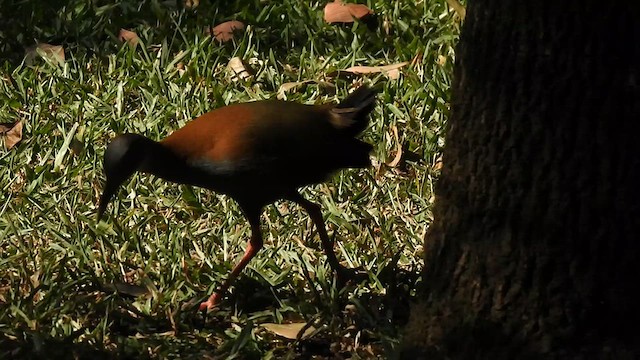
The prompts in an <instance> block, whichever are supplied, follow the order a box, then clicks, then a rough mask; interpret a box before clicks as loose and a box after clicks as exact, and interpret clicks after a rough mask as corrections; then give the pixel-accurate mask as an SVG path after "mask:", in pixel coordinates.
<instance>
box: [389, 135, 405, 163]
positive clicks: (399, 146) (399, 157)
mask: <svg viewBox="0 0 640 360" xmlns="http://www.w3.org/2000/svg"><path fill="white" fill-rule="evenodd" d="M391 132H392V133H393V138H394V140H395V142H396V156H395V157H394V158H393V160H391V161H390V162H389V163H387V165H389V166H390V167H398V165H400V163H401V162H402V143H401V142H400V136H399V135H398V127H397V126H395V125H392V126H391Z"/></svg>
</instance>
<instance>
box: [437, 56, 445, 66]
mask: <svg viewBox="0 0 640 360" xmlns="http://www.w3.org/2000/svg"><path fill="white" fill-rule="evenodd" d="M437 62H438V65H440V66H444V65H445V64H446V63H447V57H446V56H444V55H438V61H437Z"/></svg>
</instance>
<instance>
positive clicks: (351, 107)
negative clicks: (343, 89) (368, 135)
mask: <svg viewBox="0 0 640 360" xmlns="http://www.w3.org/2000/svg"><path fill="white" fill-rule="evenodd" d="M377 93H378V92H377V91H376V90H374V89H372V88H370V87H368V86H366V85H363V86H360V87H359V88H357V89H356V90H355V91H354V92H352V93H351V94H349V96H347V98H346V99H344V100H342V102H341V103H340V104H338V105H336V107H334V108H333V109H331V123H332V124H333V125H334V126H335V127H336V128H339V129H341V130H342V131H344V132H345V133H346V134H347V135H349V136H356V135H358V134H359V133H361V132H362V130H364V129H365V128H366V127H367V125H368V124H369V113H370V112H371V110H373V107H374V106H375V102H376V95H377Z"/></svg>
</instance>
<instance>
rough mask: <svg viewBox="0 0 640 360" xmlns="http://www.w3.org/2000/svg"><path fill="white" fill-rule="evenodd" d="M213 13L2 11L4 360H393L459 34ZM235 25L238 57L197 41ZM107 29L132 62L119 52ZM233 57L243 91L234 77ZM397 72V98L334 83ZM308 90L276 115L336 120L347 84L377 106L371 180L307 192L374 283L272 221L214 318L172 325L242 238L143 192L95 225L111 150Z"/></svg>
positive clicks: (303, 234) (408, 23)
mask: <svg viewBox="0 0 640 360" xmlns="http://www.w3.org/2000/svg"><path fill="white" fill-rule="evenodd" d="M212 3H213V4H208V3H207V4H204V2H203V4H200V6H199V7H198V8H196V9H195V10H193V9H184V8H181V6H178V5H176V2H158V1H141V2H135V1H123V2H120V3H118V4H115V5H109V4H102V3H101V2H97V1H86V0H85V1H82V0H72V1H69V2H63V3H57V2H50V3H48V4H47V5H42V4H41V3H40V2H35V1H33V2H29V1H26V2H16V3H14V4H11V5H7V6H3V7H2V9H1V10H0V15H1V16H0V17H2V18H3V21H4V19H6V23H5V26H3V27H1V28H0V43H1V44H2V45H1V46H0V52H1V53H2V55H3V56H2V58H4V59H5V60H4V62H3V64H2V68H1V70H0V72H1V74H0V75H1V78H2V80H0V123H12V122H15V121H17V120H22V121H23V122H24V125H25V128H24V137H23V140H22V142H21V143H20V144H19V145H17V146H16V147H15V148H13V149H11V150H4V149H3V150H1V152H0V169H2V171H0V189H1V190H0V239H1V240H0V357H2V358H11V357H26V358H29V357H41V356H43V355H46V356H47V357H48V358H62V357H64V358H66V357H72V356H77V357H81V358H84V357H88V356H97V357H99V358H100V357H101V358H113V357H120V358H141V357H143V358H145V357H151V358H167V357H180V358H190V357H199V358H202V357H205V358H227V357H229V358H274V357H281V356H284V357H287V358H291V357H310V356H317V357H321V358H323V357H326V358H336V357H340V356H342V357H351V358H371V357H380V356H390V355H389V354H393V353H394V351H395V349H396V348H397V347H398V344H399V342H400V340H401V336H402V333H401V330H402V325H403V324H404V322H405V321H406V319H407V317H408V316H409V313H408V311H409V309H408V306H409V304H410V301H411V299H412V298H413V297H414V296H415V289H416V286H417V284H418V283H419V281H420V277H419V269H420V268H421V265H422V264H421V262H422V258H421V246H422V241H423V234H424V232H425V229H426V227H427V226H428V224H429V223H430V221H431V212H430V204H431V202H432V198H433V193H432V191H433V184H434V179H435V177H437V174H438V161H439V160H438V159H439V156H440V150H441V147H442V145H443V127H444V122H445V120H446V113H447V110H448V103H447V99H448V93H449V84H450V78H451V72H452V63H453V56H454V55H453V45H454V43H455V41H456V39H457V33H458V26H459V21H458V20H457V18H456V16H455V15H454V13H452V12H450V11H449V10H448V8H447V6H446V4H445V2H442V1H435V0H427V1H418V2H415V1H394V2H388V1H382V0H374V1H369V2H368V5H369V6H370V7H371V8H372V9H373V10H374V12H375V13H376V17H377V24H376V23H374V24H373V25H367V24H364V23H359V22H357V23H355V24H353V25H340V24H338V25H335V24H333V25H332V24H326V23H324V21H323V19H322V9H323V6H324V2H303V1H292V0H289V1H278V2H276V1H273V2H272V1H258V0H246V1H241V2H224V1H223V2H212ZM178 4H179V2H178ZM256 9H257V10H256ZM7 14H10V15H11V16H7ZM231 19H237V20H241V21H243V22H244V23H245V24H247V28H246V30H245V31H244V32H242V33H241V34H240V35H239V36H237V37H236V39H235V40H234V41H233V42H231V43H227V44H219V43H218V42H217V41H215V40H213V39H212V38H211V37H209V36H206V35H205V34H204V32H203V28H204V27H205V26H208V25H215V24H218V23H220V22H222V21H226V20H231ZM121 27H122V28H127V29H130V30H133V31H135V32H137V34H138V35H139V36H140V38H141V44H140V45H139V46H137V47H132V46H128V45H127V44H122V43H121V42H120V41H118V39H117V33H118V31H119V29H120V28H121ZM387 31H388V33H387ZM35 41H39V42H47V43H52V44H60V45H63V46H64V48H65V55H66V60H65V61H64V62H62V63H58V62H56V61H55V60H51V59H47V58H41V57H39V58H37V59H36V60H35V61H34V62H33V63H31V64H29V65H27V64H26V63H25V62H23V61H22V57H23V54H24V50H23V49H24V47H28V46H32V45H33V44H34V43H35ZM236 56H237V57H240V58H241V59H243V60H244V61H245V63H247V64H251V67H252V68H253V76H252V77H251V78H249V79H245V80H239V79H237V77H235V76H233V75H232V74H231V73H230V71H229V70H228V68H227V63H228V62H229V60H230V59H231V58H232V57H236ZM443 60H446V61H443ZM402 61H410V62H412V63H411V65H409V66H407V67H405V68H403V70H402V75H401V76H400V78H399V79H397V80H388V79H387V78H386V77H385V76H384V75H380V74H372V75H369V76H366V77H347V78H343V77H338V78H336V77H330V76H329V75H330V74H331V73H333V72H335V70H339V69H345V68H347V67H349V66H353V65H384V64H392V63H398V62H402ZM307 79H312V80H322V81H326V82H330V83H331V84H333V85H334V87H333V88H326V87H324V86H320V85H316V84H309V85H307V86H305V87H301V88H298V89H296V90H294V91H291V92H288V93H286V97H287V99H288V100H293V101H299V102H303V103H327V102H337V101H338V100H339V99H340V98H343V97H344V96H345V95H346V94H347V93H348V91H349V90H350V89H352V88H354V87H355V86H356V84H357V83H370V84H377V85H378V86H379V87H380V89H381V93H380V95H379V102H378V105H377V107H376V109H375V111H374V113H373V116H372V121H371V125H370V127H369V128H368V129H367V130H366V131H365V132H364V134H363V138H364V139H365V140H366V141H368V142H371V143H372V144H374V148H375V149H374V153H373V154H372V155H373V157H374V166H373V167H372V168H370V169H364V170H360V171H353V170H350V171H343V172H340V173H338V174H336V175H335V176H333V177H332V178H331V180H330V181H327V182H326V183H325V184H320V185H317V186H313V187H309V188H307V189H305V190H304V191H303V194H304V195H305V196H306V197H307V198H309V199H312V200H313V201H315V202H318V203H320V204H321V205H322V208H323V213H324V215H325V219H326V221H327V224H328V226H329V231H330V233H332V234H333V236H335V237H336V239H337V240H339V241H338V245H337V246H336V251H337V252H338V256H339V258H340V259H342V260H344V262H345V264H347V265H349V266H363V267H364V268H366V269H367V272H368V273H369V280H368V281H365V282H362V283H360V284H349V285H347V286H346V287H342V288H341V287H338V286H337V285H336V283H335V279H334V277H333V274H332V273H331V271H330V269H329V268H328V265H326V264H325V261H324V255H323V254H322V251H321V248H320V246H319V239H318V237H317V234H316V233H315V231H314V230H313V227H312V224H311V222H310V220H309V218H308V217H307V216H306V214H305V213H304V212H302V210H301V209H300V208H298V207H296V206H293V205H292V204H291V203H287V202H279V203H276V204H275V205H273V206H269V207H267V208H266V209H265V211H264V214H263V217H262V220H263V232H264V236H265V248H264V249H263V250H262V251H261V252H260V253H259V255H258V256H257V257H256V259H254V261H252V263H251V264H250V265H249V267H248V269H247V270H246V271H245V272H244V273H243V275H242V276H241V277H240V279H239V280H238V281H237V283H236V284H235V286H234V287H232V289H231V293H230V294H229V296H228V297H227V298H226V300H225V301H224V303H223V305H222V308H221V310H220V311H218V312H216V313H214V314H210V315H209V316H208V317H207V318H203V317H202V316H201V315H200V314H196V313H194V312H193V311H188V310H184V309H183V308H182V305H183V304H185V303H187V302H189V301H192V300H194V299H200V298H202V297H203V296H204V295H206V294H208V293H210V292H211V291H212V290H214V288H215V287H216V285H217V284H219V283H220V282H221V281H223V280H224V278H225V276H226V274H227V273H228V272H229V271H230V269H231V268H232V266H233V265H234V264H235V262H236V261H237V259H238V258H239V256H240V255H241V254H242V253H243V251H244V246H245V244H246V240H247V238H248V234H249V227H248V224H247V223H246V221H245V219H244V217H243V216H242V214H241V213H240V211H239V209H238V207H237V206H236V204H235V203H234V202H233V201H232V200H230V199H228V198H226V197H223V196H218V195H216V194H214V193H211V192H209V191H204V190H200V189H197V188H190V187H187V186H178V185H174V184H170V183H167V182H164V181H162V180H159V179H156V178H154V177H151V176H145V175H137V176H135V177H134V178H133V179H132V180H131V181H129V182H128V183H127V184H126V186H125V187H124V188H123V189H122V190H121V192H120V193H119V195H118V199H117V200H116V201H114V202H113V203H112V205H110V207H109V209H108V218H107V220H106V221H104V222H100V223H96V221H95V213H96V203H97V199H98V196H99V193H100V191H101V190H102V186H103V181H104V177H103V174H102V155H103V153H104V149H105V147H106V145H107V143H108V142H109V139H111V138H112V137H113V136H114V135H115V134H118V133H121V132H136V133H142V134H144V135H146V136H148V137H150V138H153V139H160V138H162V137H164V136H166V135H168V134H169V133H171V132H172V131H173V130H175V129H177V128H179V127H180V126H182V125H184V124H185V123H186V122H188V121H189V120H191V119H193V118H195V117H196V116H198V115H200V114H203V113H205V112H207V111H208V110H211V109H214V108H217V107H221V106H223V105H226V104H229V103H235V102H244V101H252V100H259V99H267V98H274V97H276V95H277V94H278V89H279V88H280V86H281V85H282V84H283V83H286V82H295V81H301V80H307ZM394 127H395V128H396V129H397V130H398V134H399V141H400V145H401V146H402V147H403V148H404V154H405V155H407V156H405V157H406V158H407V159H408V162H407V163H406V164H404V166H400V167H389V166H387V165H386V164H385V163H388V162H389V161H390V160H391V159H393V158H394V156H395V154H396V151H397V148H398V145H399V144H398V139H396V138H395V136H394V135H393V131H392V129H393V128H394ZM125 284H129V285H131V286H130V287H128V288H124V286H125ZM135 295H138V296H135ZM301 321H304V322H309V323H313V325H314V327H315V328H316V329H317V330H316V334H315V335H314V336H312V337H310V338H308V339H305V340H298V341H294V340H287V339H284V338H282V337H280V336H277V335H275V334H273V333H272V332H270V331H267V330H265V329H264V327H262V326H261V325H260V324H263V323H289V322H301Z"/></svg>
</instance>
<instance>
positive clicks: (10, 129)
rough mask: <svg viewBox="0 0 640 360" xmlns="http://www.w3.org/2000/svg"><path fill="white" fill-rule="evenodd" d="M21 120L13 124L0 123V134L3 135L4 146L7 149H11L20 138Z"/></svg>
mask: <svg viewBox="0 0 640 360" xmlns="http://www.w3.org/2000/svg"><path fill="white" fill-rule="evenodd" d="M22 126H23V124H22V121H17V122H15V123H14V124H0V134H1V135H3V136H4V138H5V139H4V146H5V147H6V148H7V150H11V148H13V147H14V146H16V144H17V143H19V142H20V140H22Z"/></svg>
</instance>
